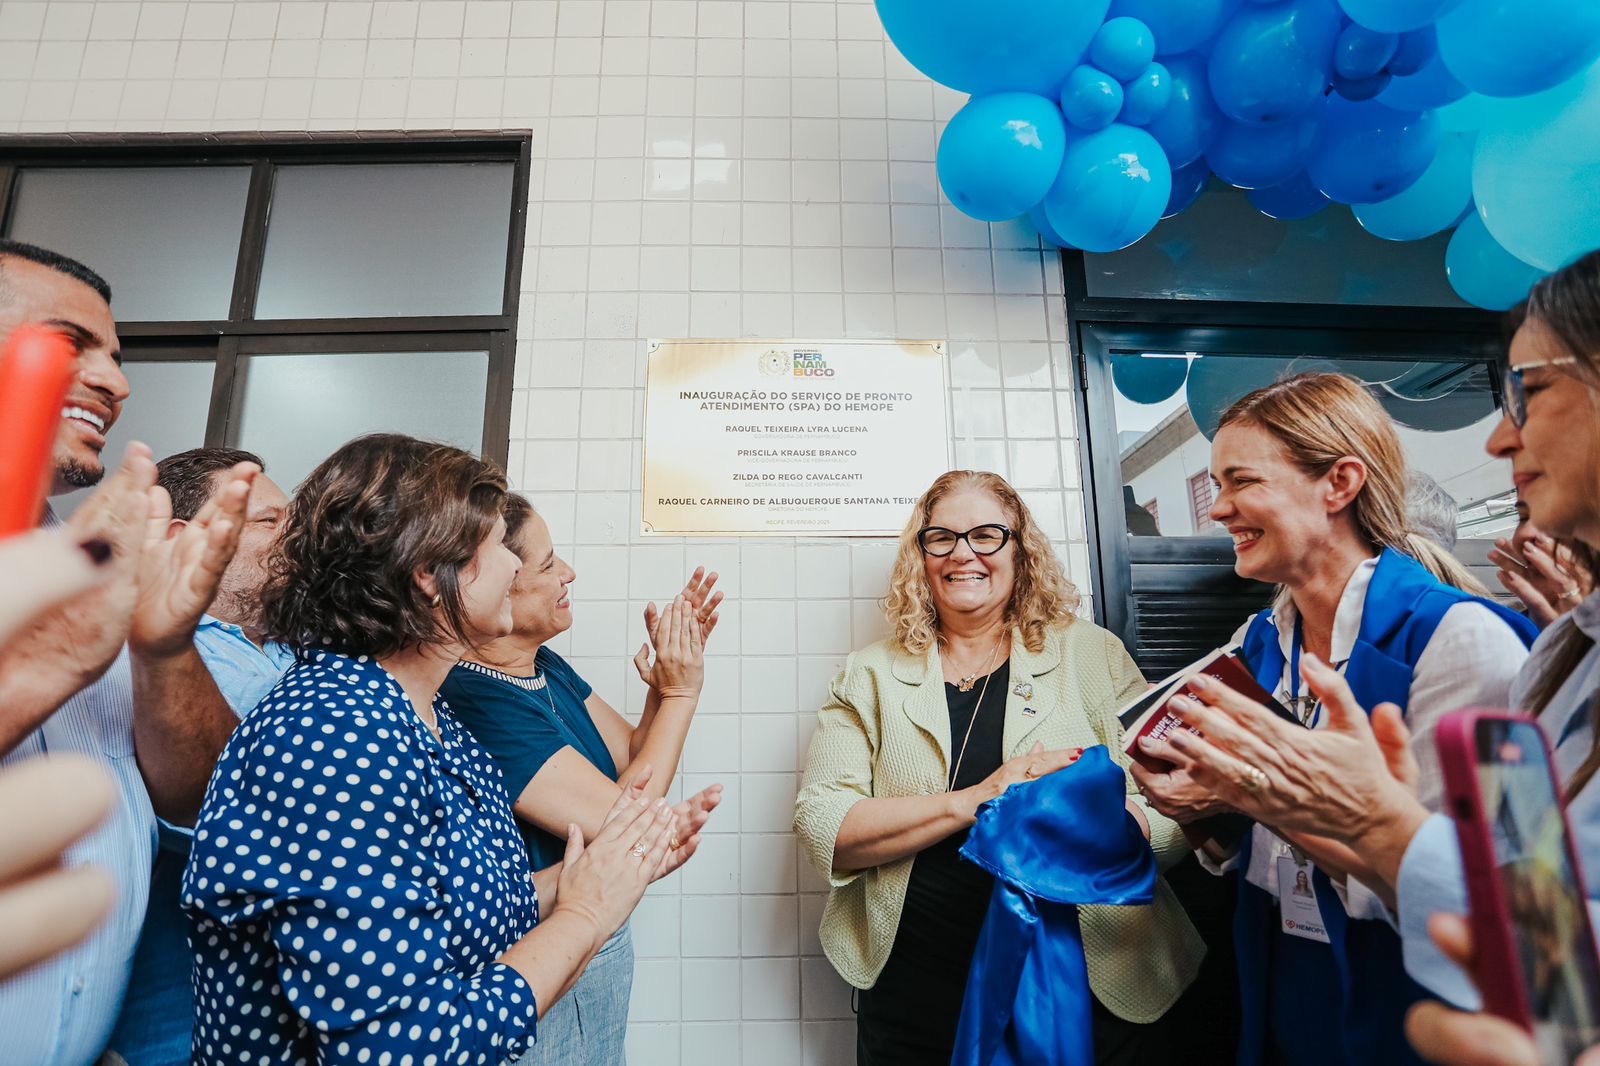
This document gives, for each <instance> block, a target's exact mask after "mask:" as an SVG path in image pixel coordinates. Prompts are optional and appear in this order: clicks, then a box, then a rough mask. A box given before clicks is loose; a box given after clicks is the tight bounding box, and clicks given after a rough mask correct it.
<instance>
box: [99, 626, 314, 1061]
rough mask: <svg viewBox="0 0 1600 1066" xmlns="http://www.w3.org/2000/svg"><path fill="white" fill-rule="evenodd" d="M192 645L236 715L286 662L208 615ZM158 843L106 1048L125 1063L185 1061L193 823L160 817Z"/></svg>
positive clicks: (275, 649)
mask: <svg viewBox="0 0 1600 1066" xmlns="http://www.w3.org/2000/svg"><path fill="white" fill-rule="evenodd" d="M194 643H195V648H196V649H197V650H198V651H199V652H200V658H201V659H202V660H203V661H204V662H205V664H206V668H207V669H208V670H210V671H211V677H212V679H213V680H215V681H216V683H217V688H218V690H219V691H221V693H222V698H223V699H225V700H227V701H228V706H229V707H232V708H233V712H234V713H235V714H237V715H238V716H239V717H240V718H243V717H244V716H245V715H247V714H249V713H250V712H251V711H252V710H254V709H255V706H256V704H258V703H260V702H261V698H262V697H263V696H265V695H266V694H267V693H268V692H270V691H271V690H272V686H273V685H276V684H277V683H278V678H280V677H282V676H283V674H284V671H286V670H288V669H289V667H290V666H292V665H293V664H294V652H293V651H292V650H290V649H289V648H286V647H284V646H283V645H281V644H272V643H269V644H267V645H265V646H264V647H257V646H256V645H255V644H254V643H252V642H251V640H250V638H249V637H247V636H245V634H244V630H242V629H240V628H239V627H238V626H236V625H233V624H232V623H229V622H224V621H221V620H220V619H217V618H213V617H211V616H210V615H205V616H203V617H202V618H201V620H200V626H199V628H198V629H197V630H196V631H195V635H194ZM160 826H161V846H160V851H159V853H158V854H157V855H156V860H155V871H154V873H153V875H152V876H151V878H150V904H149V909H148V910H147V911H146V913H145V921H144V932H143V935H142V936H141V937H140V938H139V947H138V951H137V953H136V954H135V956H134V960H133V977H132V980H131V981H130V982H129V985H128V996H127V1000H126V1002H125V1003H124V1004H123V1008H122V1017H121V1018H120V1019H118V1021H117V1026H116V1031H115V1032H114V1033H113V1034H112V1036H111V1043H110V1048H111V1050H113V1051H115V1052H117V1053H118V1054H119V1055H121V1056H122V1057H123V1059H125V1060H126V1061H127V1063H128V1066H183V1064H186V1063H188V1062H189V1050H190V1043H191V1039H192V1033H193V1029H194V987H193V982H192V979H191V976H190V968H191V963H192V961H193V955H192V953H191V951H190V950H189V921H188V919H187V918H185V917H184V915H183V910H182V908H181V907H180V906H179V905H178V896H179V884H180V882H181V881H182V879H183V867H184V865H185V864H186V863H187V862H188V861H189V848H190V845H191V843H192V842H193V835H194V834H193V830H190V829H187V828H184V827H181V826H173V825H170V824H169V823H167V822H161V823H160Z"/></svg>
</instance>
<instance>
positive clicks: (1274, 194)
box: [1245, 170, 1333, 222]
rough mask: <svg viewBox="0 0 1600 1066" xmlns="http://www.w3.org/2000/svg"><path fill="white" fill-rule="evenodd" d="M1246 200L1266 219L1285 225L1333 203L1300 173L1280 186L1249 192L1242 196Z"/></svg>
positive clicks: (1308, 216)
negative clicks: (1280, 221)
mask: <svg viewBox="0 0 1600 1066" xmlns="http://www.w3.org/2000/svg"><path fill="white" fill-rule="evenodd" d="M1245 199H1247V200H1249V201H1250V204H1251V206H1252V207H1254V208H1255V209H1256V210H1257V211H1260V212H1261V213H1262V214H1263V215H1266V216H1267V217H1268V218H1277V219H1282V220H1283V221H1285V222H1292V221H1294V220H1295V219H1299V218H1310V217H1311V216H1312V215H1314V214H1316V213H1317V212H1318V211H1321V210H1322V209H1323V208H1324V207H1327V206H1328V205H1329V204H1330V203H1332V202H1333V201H1332V200H1329V199H1328V198H1327V197H1326V196H1324V195H1322V191H1321V190H1320V189H1318V188H1317V187H1316V186H1315V185H1313V184H1312V183H1311V178H1310V177H1309V176H1308V175H1307V174H1306V172H1305V171H1303V170H1302V171H1301V172H1300V173H1298V174H1296V175H1295V176H1294V177H1292V178H1290V179H1289V180H1288V181H1286V182H1284V183H1283V184H1282V185H1270V186H1268V187H1266V188H1264V189H1251V190H1250V191H1249V192H1247V193H1245Z"/></svg>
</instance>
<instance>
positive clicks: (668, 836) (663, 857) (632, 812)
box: [556, 767, 704, 940]
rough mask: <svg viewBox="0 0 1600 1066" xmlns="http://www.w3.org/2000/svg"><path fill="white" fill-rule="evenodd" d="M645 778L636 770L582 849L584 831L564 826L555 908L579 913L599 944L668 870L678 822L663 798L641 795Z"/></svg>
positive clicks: (643, 770) (645, 773)
mask: <svg viewBox="0 0 1600 1066" xmlns="http://www.w3.org/2000/svg"><path fill="white" fill-rule="evenodd" d="M649 777H650V770H649V767H641V768H640V771H639V773H638V774H637V775H636V776H635V778H634V781H633V784H632V785H631V786H630V787H628V788H625V789H623V790H622V794H621V795H620V796H618V797H617V802H616V803H615V804H613V805H612V807H611V811H610V813H608V814H607V815H606V820H605V821H604V822H603V823H602V824H601V826H600V831H599V832H598V833H596V834H595V837H594V839H593V840H592V841H590V842H589V844H588V846H587V847H586V846H584V843H583V831H582V830H580V829H579V828H578V827H577V826H576V825H569V826H567V851H566V855H565V856H564V858H563V861H562V866H561V874H560V878H559V880H558V881H557V888H556V910H557V911H563V910H565V911H569V912H572V913H574V914H578V915H581V916H582V917H584V918H585V919H587V920H588V921H589V922H590V923H591V924H592V925H593V927H594V929H595V931H596V933H597V934H598V936H599V938H600V939H602V940H603V939H605V938H607V937H609V936H611V934H612V933H615V932H616V931H617V930H618V929H619V928H621V927H622V923H623V922H625V921H627V920H628V915H630V914H632V913H633V909H634V907H636V906H638V904H639V900H640V898H641V897H642V896H643V895H644V890H645V888H646V887H647V886H648V885H649V884H650V882H652V881H654V880H656V879H657V878H659V877H662V876H664V875H665V874H666V873H667V872H668V871H667V862H668V856H669V855H670V853H671V851H672V847H671V843H672V836H673V827H674V825H675V824H676V823H677V818H676V817H675V814H674V811H673V809H672V808H671V807H669V806H668V805H667V801H666V800H654V801H651V800H649V799H648V798H646V797H645V795H644V794H643V792H642V788H643V785H644V782H645V781H647V780H649ZM702 824H704V823H703V822H702ZM679 843H680V850H681V845H682V844H683V842H682V841H680V842H679ZM683 861H684V860H679V862H678V865H679V866H681V865H683Z"/></svg>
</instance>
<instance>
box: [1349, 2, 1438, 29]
mask: <svg viewBox="0 0 1600 1066" xmlns="http://www.w3.org/2000/svg"><path fill="white" fill-rule="evenodd" d="M1457 3H1460V0H1339V6H1340V7H1342V8H1344V13H1345V14H1346V15H1349V16H1350V18H1351V19H1353V20H1354V21H1356V22H1359V23H1360V24H1361V25H1363V26H1365V27H1367V29H1369V30H1378V31H1379V32H1382V33H1404V32H1405V31H1406V30H1414V29H1417V28H1419V27H1422V26H1426V25H1428V24H1429V23H1431V22H1432V21H1433V20H1434V19H1436V18H1438V17H1439V15H1440V13H1441V12H1443V11H1447V10H1449V8H1450V7H1451V5H1452V4H1457Z"/></svg>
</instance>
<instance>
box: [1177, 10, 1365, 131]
mask: <svg viewBox="0 0 1600 1066" xmlns="http://www.w3.org/2000/svg"><path fill="white" fill-rule="evenodd" d="M1338 36H1339V9H1338V8H1336V7H1335V6H1334V5H1333V3H1332V2H1331V0H1288V2H1287V3H1282V4H1275V5H1273V6H1271V7H1259V6H1255V5H1247V6H1245V7H1242V8H1240V9H1239V10H1238V11H1236V12H1235V13H1234V15H1233V17H1232V18H1231V19H1229V20H1228V23H1227V25H1225V26H1223V27H1222V32H1221V33H1219V34H1218V35H1217V40H1216V43H1215V44H1213V45H1212V47H1211V59H1210V62H1209V64H1208V66H1207V72H1208V74H1209V77H1210V79H1211V95H1212V96H1213V98H1215V100H1216V101H1217V108H1218V109H1219V110H1220V111H1221V112H1222V113H1223V114H1224V115H1227V116H1228V117H1229V118H1231V119H1233V120H1235V121H1236V122H1250V123H1255V124H1257V125H1261V124H1264V123H1268V122H1282V121H1283V120H1284V119H1288V118H1293V117H1294V116H1295V115H1298V114H1300V113H1301V112H1303V111H1306V110H1308V109H1310V108H1311V106H1312V105H1313V104H1315V103H1317V101H1319V100H1321V99H1322V97H1323V94H1324V92H1325V91H1326V89H1327V87H1328V78H1329V75H1330V73H1331V69H1332V66H1333V46H1334V42H1335V41H1336V40H1337V39H1338Z"/></svg>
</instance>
